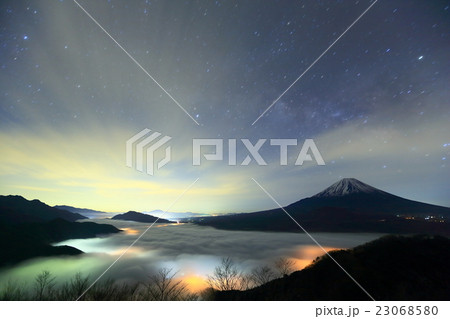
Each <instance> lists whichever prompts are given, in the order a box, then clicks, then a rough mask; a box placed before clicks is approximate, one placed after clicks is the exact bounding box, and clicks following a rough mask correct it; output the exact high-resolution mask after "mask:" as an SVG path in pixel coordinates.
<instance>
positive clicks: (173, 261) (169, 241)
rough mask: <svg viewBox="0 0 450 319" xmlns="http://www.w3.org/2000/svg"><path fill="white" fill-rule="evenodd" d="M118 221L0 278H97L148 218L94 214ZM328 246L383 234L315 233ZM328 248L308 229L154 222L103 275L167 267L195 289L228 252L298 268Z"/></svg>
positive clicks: (239, 258)
mask: <svg viewBox="0 0 450 319" xmlns="http://www.w3.org/2000/svg"><path fill="white" fill-rule="evenodd" d="M89 221H94V222H97V223H105V224H111V225H114V226H115V227H117V228H120V229H122V230H123V232H121V233H119V234H114V235H111V236H107V237H101V238H91V239H75V240H67V241H64V242H61V243H58V244H55V245H69V246H73V247H76V248H78V249H80V250H82V251H84V252H85V254H83V255H79V256H73V257H51V258H38V259H33V260H30V261H26V262H23V263H20V264H18V265H16V266H14V267H10V268H3V269H1V270H0V283H5V282H6V281H7V280H18V281H19V282H23V283H24V284H27V283H29V282H31V281H32V280H33V278H34V277H35V276H36V275H37V274H38V273H40V272H41V271H42V270H49V271H50V272H51V273H52V274H53V275H55V276H57V278H58V279H59V280H67V279H68V278H70V277H72V276H73V275H75V274H76V273H77V272H81V273H83V274H84V275H89V276H90V278H91V279H95V278H97V276H99V275H100V274H101V273H102V272H103V271H104V270H105V269H106V268H108V266H110V265H111V264H112V263H113V262H114V261H115V260H116V259H117V258H118V257H119V256H120V255H121V254H122V253H123V252H124V251H125V250H126V249H127V247H128V246H130V245H131V244H132V243H133V241H135V240H136V238H137V237H138V236H139V235H140V234H142V232H143V231H145V230H146V229H147V228H148V226H149V224H144V223H137V222H129V221H115V220H107V219H95V220H89ZM311 235H312V236H313V237H314V238H315V239H316V240H317V241H318V242H319V243H320V244H321V245H322V246H323V247H324V248H325V249H326V250H332V249H339V248H351V247H355V246H358V245H360V244H363V243H366V242H368V241H371V240H374V239H376V238H379V237H380V236H382V234H373V233H370V234H368V233H313V234H311ZM323 254H324V252H323V250H322V249H320V248H319V247H318V246H316V245H315V244H314V242H313V241H312V240H311V239H310V238H309V237H308V236H307V235H306V234H304V233H300V232H299V233H274V232H256V231H227V230H218V229H214V228H211V227H205V226H197V225H193V224H155V225H154V226H153V227H152V228H150V229H149V230H148V231H147V232H146V233H145V234H144V235H143V236H142V238H141V239H140V240H139V241H138V242H137V243H136V244H135V245H134V246H133V247H131V248H130V249H129V250H128V251H127V252H126V254H124V255H123V256H122V257H121V258H120V260H119V261H117V263H116V264H114V266H113V267H111V269H110V270H109V271H108V272H107V274H106V275H105V276H104V278H114V279H116V280H119V281H122V280H123V281H129V280H131V281H144V280H146V278H147V277H148V276H149V275H150V274H152V273H153V272H154V271H155V270H157V269H159V268H162V267H166V268H172V269H173V270H174V271H177V272H178V273H177V277H179V278H182V279H183V280H184V281H185V282H186V283H187V284H188V286H189V288H190V289H191V290H192V291H199V290H202V289H204V288H206V287H207V285H206V282H205V278H206V276H207V275H209V274H212V273H213V271H214V268H215V267H216V266H217V265H219V264H220V261H221V259H222V258H223V257H231V258H232V259H233V260H234V261H235V262H236V264H237V265H238V266H239V268H240V269H241V270H243V271H250V270H251V269H252V268H253V267H256V266H262V265H266V264H267V265H271V264H272V263H273V262H274V261H275V260H276V259H277V258H279V257H288V258H290V259H291V260H292V261H294V262H295V265H296V269H301V268H303V267H305V266H306V265H308V264H309V263H310V262H311V261H312V260H314V259H315V258H316V257H317V256H320V255H323Z"/></svg>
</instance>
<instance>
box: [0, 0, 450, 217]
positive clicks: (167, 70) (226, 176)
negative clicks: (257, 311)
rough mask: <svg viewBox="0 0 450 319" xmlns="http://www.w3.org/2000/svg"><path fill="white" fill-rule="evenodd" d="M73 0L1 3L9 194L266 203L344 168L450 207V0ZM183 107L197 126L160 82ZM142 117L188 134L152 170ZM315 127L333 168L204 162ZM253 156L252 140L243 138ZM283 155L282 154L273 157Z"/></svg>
mask: <svg viewBox="0 0 450 319" xmlns="http://www.w3.org/2000/svg"><path fill="white" fill-rule="evenodd" d="M79 3H80V5H81V6H82V7H83V8H85V10H86V11H87V12H88V13H89V14H90V15H91V16H92V17H93V18H94V19H96V20H97V21H98V23H99V24H100V25H101V26H102V27H103V28H104V30H105V31H107V32H108V33H109V34H110V35H111V36H112V37H113V38H114V39H115V40H116V41H117V43H119V44H120V45H121V46H122V47H123V49H124V50H126V51H127V52H128V53H129V55H130V56H132V57H133V59H135V61H133V60H132V59H131V58H130V57H129V56H127V54H126V53H125V52H124V51H123V50H122V49H121V48H120V47H119V46H118V45H117V44H116V43H115V42H114V41H113V40H112V39H111V38H110V37H108V35H107V34H106V33H105V32H104V31H103V30H102V29H101V28H100V27H99V26H98V25H96V24H95V23H94V22H93V21H92V19H91V18H90V17H89V16H88V15H87V14H86V12H84V11H83V10H82V9H81V8H80V7H79V6H78V5H77V4H76V3H75V2H74V1H69V0H65V1H40V2H35V1H2V2H1V4H0V21H1V22H0V27H1V29H0V43H1V47H0V83H1V87H0V94H1V96H2V99H1V101H0V115H1V117H0V125H1V126H0V143H1V145H2V158H1V160H0V175H1V182H0V192H1V193H3V194H11V193H13V194H21V195H24V196H26V197H27V198H39V199H41V200H43V201H46V202H48V203H50V204H70V205H73V206H83V207H90V208H95V209H104V210H115V211H122V210H125V209H135V210H151V209H157V208H160V209H166V208H167V206H168V205H169V204H170V202H172V201H173V199H175V198H176V197H177V196H178V194H179V193H181V192H182V190H183V189H184V188H185V187H187V186H188V185H189V184H190V183H191V182H192V181H193V180H195V178H197V177H200V179H199V182H198V184H197V185H196V187H194V189H193V190H192V192H191V193H190V194H187V195H186V197H185V198H183V200H182V201H180V203H178V204H177V205H176V207H175V209H172V210H179V211H187V210H189V211H199V212H230V211H251V210H255V209H264V208H269V207H272V206H273V203H272V202H271V201H270V199H268V198H266V195H265V194H264V193H262V192H261V190H260V189H259V188H257V186H256V185H255V184H254V183H253V182H252V180H251V178H252V177H254V178H257V179H258V180H259V181H260V182H261V183H262V184H263V185H265V187H266V188H267V189H268V190H269V191H270V192H272V193H273V195H274V196H275V197H276V198H277V199H279V201H280V202H281V203H283V204H288V203H291V202H293V201H296V200H298V199H300V198H302V197H305V196H311V195H313V194H314V193H316V192H319V191H320V190H322V189H323V188H325V187H327V186H329V185H330V184H332V183H334V182H335V181H337V180H338V179H340V178H342V177H355V178H358V179H360V180H362V181H364V182H366V183H369V184H371V185H373V186H375V187H377V188H381V189H383V190H386V191H389V192H393V193H395V194H397V195H400V196H404V197H407V198H412V199H416V200H421V201H427V202H432V203H436V204H442V205H447V206H448V205H450V202H449V198H450V196H449V195H450V194H449V188H448V176H450V174H449V166H448V158H449V156H450V129H449V124H448V123H449V120H450V105H449V101H450V90H448V85H449V83H450V53H449V52H450V41H449V36H450V19H449V18H450V2H449V1H415V0H412V1H407V2H406V1H401V0H398V1H397V0H394V1H387V0H379V1H377V3H375V4H374V5H373V7H372V8H371V9H370V10H369V11H368V12H367V13H366V14H365V15H364V16H363V17H361V19H360V20H359V21H358V22H357V23H355V25H354V26H353V27H352V28H351V29H350V30H349V31H348V32H347V33H346V34H345V35H344V36H342V38H341V39H339V41H338V42H336V44H335V45H333V46H332V47H331V48H330V50H329V51H328V52H326V54H324V55H323V57H322V58H321V59H320V60H319V61H318V62H317V63H316V64H314V66H312V67H311V69H310V70H308V72H307V73H305V75H304V76H303V77H302V78H301V79H300V80H299V81H298V82H297V83H295V85H294V86H292V88H290V89H289V91H288V92H287V93H286V94H284V95H283V96H282V97H281V98H280V99H279V101H278V102H277V103H275V105H274V106H273V107H272V108H271V109H270V110H269V111H268V112H267V113H266V114H265V115H264V116H263V117H261V118H260V119H259V120H258V121H257V122H256V123H255V124H254V125H252V123H253V122H254V121H255V120H256V119H257V118H258V117H259V116H260V114H261V113H262V112H264V110H266V109H267V107H268V106H269V105H270V104H271V103H272V102H273V101H274V100H275V99H277V98H278V97H279V96H280V94H281V93H282V92H283V91H285V90H286V88H288V87H289V86H290V85H291V84H292V83H293V82H294V81H295V80H296V79H297V78H298V77H299V76H300V75H301V74H302V72H304V71H305V70H306V69H307V68H308V67H309V66H311V64H312V63H313V62H314V61H315V60H316V59H317V58H318V57H319V56H320V55H321V54H322V53H323V52H324V51H325V50H326V49H327V48H328V47H329V46H330V44H332V43H333V41H335V40H336V39H337V38H338V37H339V36H340V35H341V34H342V33H343V32H344V30H345V29H346V28H347V27H348V26H349V25H351V24H352V23H353V22H354V21H355V20H356V19H357V18H358V17H359V16H360V15H361V14H362V13H363V12H364V11H365V10H366V9H367V8H368V7H369V6H370V5H371V4H372V3H373V1H367V0H364V1H325V0H321V1H95V2H92V1H79ZM135 62H137V63H139V64H140V65H141V66H142V68H143V69H145V70H146V71H147V72H148V73H149V74H150V75H151V76H152V77H154V79H155V80H156V81H157V82H158V83H160V85H161V86H162V87H163V88H164V89H165V90H167V93H169V94H170V95H171V96H172V97H173V98H174V99H176V101H177V102H179V104H180V106H182V107H183V108H184V109H185V110H186V111H187V113H189V115H190V116H192V118H193V119H194V120H195V121H197V122H198V123H199V124H200V125H197V124H196V123H195V122H194V121H193V120H192V119H191V118H189V116H188V115H187V114H186V113H184V112H183V110H181V109H180V107H179V106H178V105H177V104H176V103H175V102H174V101H173V100H172V99H171V98H170V97H169V96H168V94H166V93H165V92H164V91H163V90H162V89H161V88H160V87H159V86H158V85H156V83H155V82H154V81H153V80H152V79H151V78H149V76H148V75H147V74H146V73H145V72H144V71H143V70H142V69H141V68H140V67H139V66H138V65H137V64H136V63H135ZM144 128H151V129H152V130H155V131H158V132H161V133H163V134H165V135H169V136H171V137H172V138H173V146H172V149H173V161H172V162H171V163H169V164H168V165H167V166H166V167H165V168H164V170H161V171H160V172H158V174H157V175H155V176H152V177H149V176H147V175H145V174H142V173H140V172H137V171H134V170H132V169H130V168H127V167H126V166H125V163H124V158H125V154H124V145H125V144H124V143H125V141H126V140H127V139H128V138H129V137H131V136H132V135H134V134H135V133H137V132H139V131H141V130H142V129H144ZM195 137H203V138H234V139H241V138H248V139H251V140H252V141H254V142H255V141H256V140H257V139H259V138H267V139H269V138H295V139H299V140H303V139H306V138H313V139H314V140H315V142H316V144H317V146H318V147H319V149H320V151H321V153H322V155H323V158H324V160H325V162H326V165H325V166H316V165H305V166H302V167H297V166H294V165H293V162H292V161H294V162H295V158H296V156H297V154H298V150H294V148H293V149H292V154H290V160H291V162H292V163H291V164H292V165H287V166H283V167H280V166H279V165H278V163H277V161H276V159H277V158H278V157H279V152H278V151H279V149H277V148H270V147H267V148H265V149H263V150H262V151H261V153H262V154H264V156H265V157H266V158H268V161H269V162H271V164H270V165H268V166H266V167H258V166H256V165H254V164H255V163H254V162H253V163H251V164H250V165H249V166H246V167H239V165H238V166H237V167H229V166H227V165H226V163H215V162H214V163H213V162H208V163H206V164H205V165H202V166H200V167H193V166H192V160H191V149H190V147H191V145H192V138H195ZM239 156H240V161H242V159H243V158H244V157H245V156H246V153H245V149H238V157H239ZM270 159H272V160H270Z"/></svg>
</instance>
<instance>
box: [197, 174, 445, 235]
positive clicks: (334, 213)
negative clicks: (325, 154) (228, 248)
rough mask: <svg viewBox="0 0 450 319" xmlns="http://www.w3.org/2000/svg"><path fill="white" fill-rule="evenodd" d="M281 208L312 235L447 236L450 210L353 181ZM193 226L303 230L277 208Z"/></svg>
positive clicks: (200, 221) (205, 220) (199, 221)
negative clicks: (393, 234) (385, 234)
mask: <svg viewBox="0 0 450 319" xmlns="http://www.w3.org/2000/svg"><path fill="white" fill-rule="evenodd" d="M284 209H285V210H286V212H288V214H289V215H291V216H292V218H294V219H295V220H296V221H297V222H298V223H299V224H300V225H302V227H304V228H305V229H306V230H307V231H313V232H380V233H402V234H405V233H411V234H412V233H430V234H445V235H448V234H450V208H448V207H442V206H437V205H431V204H426V203H422V202H417V201H413V200H409V199H405V198H402V197H399V196H396V195H392V194H390V193H387V192H385V191H382V190H380V189H377V188H375V187H372V186H370V185H368V184H365V183H363V182H361V181H359V180H357V179H355V178H344V179H341V180H340V181H338V182H336V183H334V184H333V185H331V186H330V187H328V188H326V189H325V190H323V191H321V192H320V193H317V194H316V195H314V196H312V197H309V198H305V199H302V200H300V201H297V202H295V203H292V204H290V205H288V206H286V207H284ZM194 222H195V223H197V224H199V225H208V226H213V227H216V228H219V229H229V230H260V231H302V230H301V229H300V227H298V225H296V223H294V222H293V221H292V219H291V218H290V217H289V216H287V214H286V213H285V212H284V211H283V210H282V209H279V208H276V209H271V210H266V211H261V212H254V213H242V214H235V215H227V216H217V217H205V218H199V219H196V220H195V221H194Z"/></svg>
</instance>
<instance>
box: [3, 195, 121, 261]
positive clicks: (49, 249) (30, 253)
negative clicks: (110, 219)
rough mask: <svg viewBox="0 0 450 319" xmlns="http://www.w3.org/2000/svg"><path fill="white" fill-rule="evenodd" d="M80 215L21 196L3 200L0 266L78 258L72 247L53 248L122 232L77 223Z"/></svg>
mask: <svg viewBox="0 0 450 319" xmlns="http://www.w3.org/2000/svg"><path fill="white" fill-rule="evenodd" d="M80 219H86V217H84V216H81V215H79V214H74V213H71V212H68V211H66V210H61V209H57V208H54V207H50V206H48V205H46V204H44V203H42V202H40V201H39V200H32V201H29V200H26V199H25V198H23V197H21V196H0V252H1V254H0V266H4V265H8V264H14V263H17V262H20V261H23V260H26V259H29V258H33V257H44V256H57V255H77V254H81V253H82V251H80V250H78V249H76V248H73V247H70V246H58V247H55V246H52V244H53V243H56V242H60V241H63V240H67V239H75V238H91V237H96V236H98V235H104V234H113V233H117V232H119V231H120V230H118V229H117V228H115V227H114V226H112V225H104V224H96V223H92V222H75V221H76V220H80Z"/></svg>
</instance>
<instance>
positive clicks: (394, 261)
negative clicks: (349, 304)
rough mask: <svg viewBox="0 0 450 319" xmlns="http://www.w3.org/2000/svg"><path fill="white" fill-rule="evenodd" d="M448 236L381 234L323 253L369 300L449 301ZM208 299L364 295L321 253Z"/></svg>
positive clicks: (351, 297)
mask: <svg viewBox="0 0 450 319" xmlns="http://www.w3.org/2000/svg"><path fill="white" fill-rule="evenodd" d="M449 246H450V239H448V238H445V237H441V236H424V235H422V236H419V235H416V236H394V235H390V236H385V237H382V238H379V239H377V240H375V241H372V242H369V243H366V244H364V245H361V246H358V247H355V248H352V249H347V250H336V251H333V252H330V253H329V254H330V255H331V256H332V257H333V259H334V260H336V261H337V262H338V263H339V265H341V266H342V267H343V268H344V269H345V270H346V271H347V272H348V273H350V274H351V276H352V277H353V278H354V279H355V280H356V281H357V282H358V283H359V284H360V285H361V286H362V287H364V289H365V290H366V291H367V292H368V293H369V294H370V295H371V296H372V297H373V298H374V299H375V300H377V301H378V300H380V301H381V300H422V301H424V300H449V298H450V249H449ZM212 299H213V300H273V301H274V300H370V298H369V296H368V295H366V293H365V292H363V291H362V290H361V289H360V288H359V287H358V286H357V285H356V284H355V283H354V282H353V281H352V280H351V279H350V278H349V277H348V276H347V274H345V273H344V272H343V271H342V269H341V268H339V267H338V266H337V265H336V263H335V262H334V261H333V260H332V259H331V258H330V257H328V256H327V255H324V256H322V257H319V258H318V259H316V260H315V261H314V262H313V263H312V264H311V265H310V266H308V267H306V268H305V269H303V270H300V271H296V272H294V273H292V274H291V275H289V276H286V277H283V278H280V279H275V280H273V281H270V282H268V283H266V284H264V285H262V286H259V287H256V288H253V289H250V290H246V291H215V292H214V294H213V296H212Z"/></svg>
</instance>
